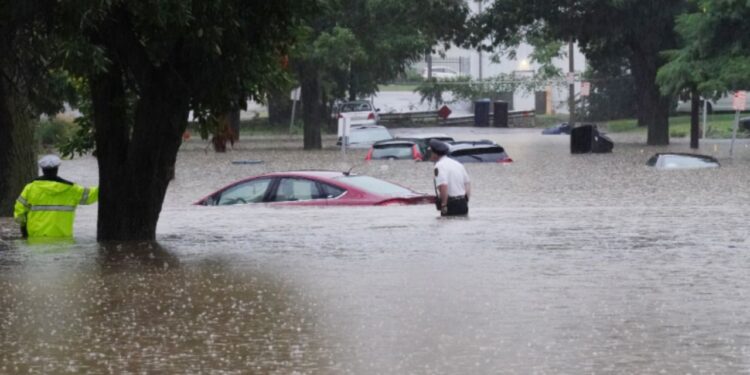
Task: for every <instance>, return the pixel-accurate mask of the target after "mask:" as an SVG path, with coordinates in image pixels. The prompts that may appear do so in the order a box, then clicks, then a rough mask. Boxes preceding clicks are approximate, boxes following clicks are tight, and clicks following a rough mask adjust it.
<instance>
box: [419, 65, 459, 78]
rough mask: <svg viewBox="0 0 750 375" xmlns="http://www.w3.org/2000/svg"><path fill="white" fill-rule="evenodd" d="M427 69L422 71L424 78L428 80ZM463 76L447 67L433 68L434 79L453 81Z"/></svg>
mask: <svg viewBox="0 0 750 375" xmlns="http://www.w3.org/2000/svg"><path fill="white" fill-rule="evenodd" d="M427 73H428V71H427V68H424V69H423V70H422V78H424V79H427V75H428V74H427ZM460 75H461V74H459V73H458V72H457V71H455V70H453V69H451V68H448V67H446V66H433V67H432V78H435V79H438V80H440V79H453V78H458V77H459V76H460Z"/></svg>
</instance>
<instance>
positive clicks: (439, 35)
mask: <svg viewBox="0 0 750 375" xmlns="http://www.w3.org/2000/svg"><path fill="white" fill-rule="evenodd" d="M467 14H468V8H467V6H466V4H465V2H464V1H463V0H415V1H400V0H326V1H321V2H320V12H319V13H318V14H317V16H316V17H314V18H311V19H309V20H308V22H307V23H306V26H305V27H304V28H303V30H302V33H301V35H300V39H299V43H297V45H296V46H295V48H294V49H293V52H292V54H291V57H292V65H293V66H294V67H295V73H296V75H297V79H298V80H299V82H300V83H301V85H302V101H303V120H304V122H305V147H306V148H320V147H321V144H320V122H322V121H325V120H324V119H325V118H326V117H327V113H325V112H324V111H327V110H328V109H327V107H326V106H325V104H326V103H328V102H331V101H334V100H336V99H346V98H348V99H355V98H357V97H360V96H365V95H370V94H373V93H375V92H376V91H377V89H378V84H381V83H384V82H386V81H388V80H391V79H393V78H395V77H396V76H397V75H398V74H400V73H402V72H403V71H404V70H405V69H406V67H407V66H408V65H409V64H410V63H412V62H414V61H416V60H417V59H419V58H420V57H421V56H423V55H424V53H425V52H428V51H430V50H431V49H432V48H433V46H435V45H438V44H439V42H441V41H449V40H451V39H453V38H454V36H456V35H457V34H458V33H459V32H460V31H461V29H462V28H463V27H464V22H465V19H466V15H467Z"/></svg>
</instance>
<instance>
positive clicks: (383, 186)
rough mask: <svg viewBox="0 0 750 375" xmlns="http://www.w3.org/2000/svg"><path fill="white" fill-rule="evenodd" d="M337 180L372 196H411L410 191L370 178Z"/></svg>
mask: <svg viewBox="0 0 750 375" xmlns="http://www.w3.org/2000/svg"><path fill="white" fill-rule="evenodd" d="M336 179H337V180H339V181H341V182H343V183H345V184H349V185H352V186H354V187H357V188H360V189H362V190H365V191H367V192H370V193H373V194H380V195H387V196H391V197H402V196H407V195H413V194H414V192H412V191H411V190H409V189H407V188H405V187H402V186H398V185H396V184H392V183H390V182H388V181H383V180H379V179H377V178H374V177H370V176H341V177H336Z"/></svg>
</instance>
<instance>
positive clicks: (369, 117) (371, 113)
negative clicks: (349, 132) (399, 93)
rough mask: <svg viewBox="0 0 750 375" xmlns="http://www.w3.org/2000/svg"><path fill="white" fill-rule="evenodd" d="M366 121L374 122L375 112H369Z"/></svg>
mask: <svg viewBox="0 0 750 375" xmlns="http://www.w3.org/2000/svg"><path fill="white" fill-rule="evenodd" d="M367 119H368V120H375V112H370V114H369V115H367Z"/></svg>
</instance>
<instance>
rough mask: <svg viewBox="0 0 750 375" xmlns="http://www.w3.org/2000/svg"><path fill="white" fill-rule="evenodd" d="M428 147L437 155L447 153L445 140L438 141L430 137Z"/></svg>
mask: <svg viewBox="0 0 750 375" xmlns="http://www.w3.org/2000/svg"><path fill="white" fill-rule="evenodd" d="M430 149H431V150H432V152H434V153H436V154H438V155H446V154H448V145H447V144H445V142H441V141H438V140H437V139H430Z"/></svg>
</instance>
